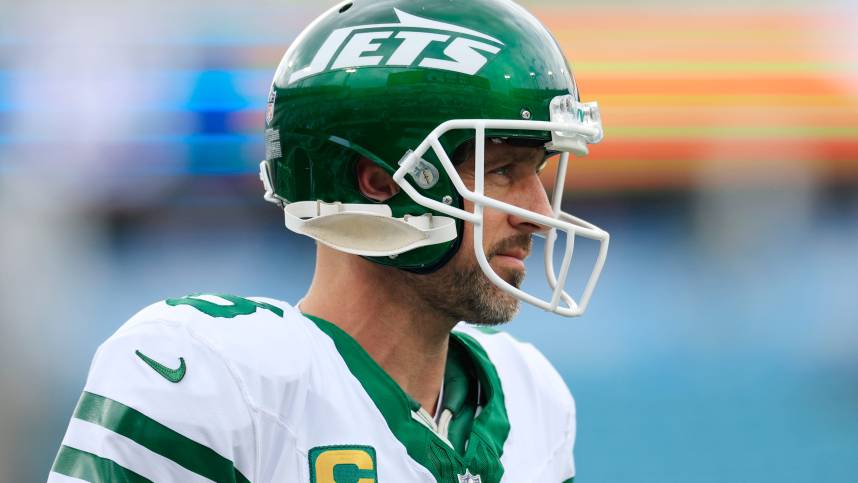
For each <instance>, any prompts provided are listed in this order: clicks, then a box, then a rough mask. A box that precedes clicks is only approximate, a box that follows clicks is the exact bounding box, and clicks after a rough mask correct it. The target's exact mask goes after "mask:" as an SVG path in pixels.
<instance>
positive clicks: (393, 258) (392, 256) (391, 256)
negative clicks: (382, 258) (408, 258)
mask: <svg viewBox="0 0 858 483" xmlns="http://www.w3.org/2000/svg"><path fill="white" fill-rule="evenodd" d="M398 256H399V255H388V256H387V258H389V259H391V260H396V257H398Z"/></svg>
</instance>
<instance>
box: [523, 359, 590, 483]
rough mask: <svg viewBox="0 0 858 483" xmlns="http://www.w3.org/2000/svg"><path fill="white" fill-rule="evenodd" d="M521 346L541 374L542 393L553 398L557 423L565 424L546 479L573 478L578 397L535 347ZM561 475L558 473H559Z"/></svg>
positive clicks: (566, 479) (561, 425)
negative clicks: (574, 395)
mask: <svg viewBox="0 0 858 483" xmlns="http://www.w3.org/2000/svg"><path fill="white" fill-rule="evenodd" d="M520 350H521V351H522V353H523V354H525V356H526V358H527V359H528V361H529V364H530V366H531V370H532V372H533V374H534V375H537V374H538V375H539V379H540V380H541V382H542V386H543V387H542V393H543V394H545V395H547V396H548V397H549V398H550V399H551V400H553V401H554V404H553V406H554V407H555V411H557V417H558V422H559V423H560V424H558V426H560V427H562V428H563V432H562V437H561V438H560V443H559V445H557V446H556V448H555V449H554V452H553V455H552V458H551V462H550V464H549V465H548V467H547V468H546V470H547V474H546V475H544V477H543V478H542V480H543V481H550V480H552V479H553V480H555V481H562V482H563V483H568V482H571V481H572V480H573V479H574V478H575V457H574V454H573V452H574V450H575V436H576V429H577V419H576V409H575V398H574V397H572V393H571V392H569V388H568V387H567V385H566V383H565V382H564V381H563V377H562V376H561V375H560V374H559V373H558V372H557V370H556V369H555V368H554V366H553V365H552V364H551V363H550V362H549V361H548V359H546V358H545V356H544V355H543V354H542V352H540V351H539V350H538V349H536V347H534V346H533V345H531V344H520ZM558 476H559V477H558Z"/></svg>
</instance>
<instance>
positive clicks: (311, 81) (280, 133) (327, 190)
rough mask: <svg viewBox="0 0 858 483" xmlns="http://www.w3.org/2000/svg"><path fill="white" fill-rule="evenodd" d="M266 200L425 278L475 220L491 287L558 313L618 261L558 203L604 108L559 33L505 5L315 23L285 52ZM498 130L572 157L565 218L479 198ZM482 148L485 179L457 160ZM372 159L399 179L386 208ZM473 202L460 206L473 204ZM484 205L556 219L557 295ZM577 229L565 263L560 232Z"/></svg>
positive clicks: (405, 9) (368, 6) (398, 9)
mask: <svg viewBox="0 0 858 483" xmlns="http://www.w3.org/2000/svg"><path fill="white" fill-rule="evenodd" d="M266 127H267V129H266V131H265V137H266V160H265V161H263V162H262V163H261V165H260V172H261V178H262V181H263V183H264V185H265V189H266V194H265V199H266V200H268V201H271V202H273V203H276V204H278V205H279V206H281V207H282V208H283V209H284V212H285V217H286V226H287V227H288V228H289V229H290V230H292V231H295V232H296V233H299V234H303V235H306V236H309V237H311V238H313V239H315V240H317V241H319V242H321V243H323V244H325V245H328V246H330V247H332V248H334V249H337V250H340V251H343V252H346V253H351V254H355V255H361V256H364V257H366V258H368V259H370V260H372V261H374V262H376V263H380V264H384V265H388V266H393V267H397V268H399V269H403V270H409V271H413V272H418V273H429V272H433V271H435V270H438V269H439V268H440V267H442V266H444V264H445V263H447V261H449V260H450V259H451V258H452V257H453V255H455V253H456V251H457V250H458V248H459V242H460V240H461V234H462V233H463V226H464V223H465V222H469V223H472V224H473V225H474V237H475V240H474V246H475V251H476V256H477V260H478V261H479V263H480V266H481V267H482V269H483V271H484V272H485V273H486V275H487V276H488V277H489V279H490V280H492V282H494V283H495V284H496V285H498V286H499V287H500V288H501V289H503V290H505V291H507V292H509V293H511V294H513V295H515V296H516V297H518V298H519V299H521V300H523V301H526V302H529V303H532V304H534V305H536V306H538V307H541V308H543V309H546V310H549V311H551V312H555V313H558V314H561V315H566V316H574V315H580V314H581V313H582V312H583V311H584V309H585V308H586V305H587V302H588V300H589V298H590V295H591V293H592V291H593V288H594V286H595V283H596V281H597V280H598V277H599V273H600V272H601V268H602V264H603V263H604V259H605V256H606V255H607V246H608V234H607V233H606V232H604V231H603V230H601V229H599V228H597V227H595V226H594V225H592V224H590V223H587V222H585V221H583V220H580V219H578V218H575V217H573V216H571V215H569V214H567V213H564V212H562V211H561V209H560V205H561V201H562V195H563V181H564V177H565V173H566V166H567V162H568V158H569V154H570V153H573V154H576V155H586V154H587V152H588V145H589V144H593V143H598V142H599V141H600V140H601V139H602V127H601V119H600V115H599V109H598V106H597V105H596V104H595V103H589V104H583V103H581V102H580V97H579V93H578V88H577V86H576V84H575V80H574V77H573V74H572V71H571V69H570V68H569V65H568V63H567V61H566V59H565V57H564V56H563V53H562V52H561V50H560V47H559V46H558V44H557V42H556V40H555V39H554V38H553V37H552V36H551V34H550V33H549V32H548V30H546V28H545V27H544V26H543V25H542V24H541V23H540V22H539V21H538V20H537V19H536V18H534V17H533V16H532V15H531V14H530V13H528V12H527V11H526V10H525V9H524V8H522V7H521V6H519V5H517V4H516V3H514V2H512V1H509V0H468V1H467V2H451V1H449V0H374V1H360V0H357V1H346V2H344V3H341V4H339V5H337V6H335V7H334V8H332V9H331V10H329V11H328V12H326V13H324V14H323V15H322V16H321V17H319V18H318V19H316V20H315V21H314V22H313V23H312V24H311V25H310V26H309V27H307V29H306V30H304V32H303V33H301V34H300V35H299V36H298V38H297V39H296V40H295V41H294V42H293V44H292V45H291V46H290V48H289V49H288V51H287V52H286V54H285V56H284V57H283V60H282V61H281V63H280V66H279V67H278V69H277V72H276V74H275V77H274V82H273V84H272V87H271V91H270V95H269V99H268V110H267V115H266ZM486 139H490V140H494V141H496V142H498V141H499V140H506V141H509V142H531V143H538V144H544V145H545V146H546V149H547V150H549V151H553V152H559V153H562V156H561V159H560V161H559V163H558V172H557V177H556V182H555V186H554V189H553V194H552V200H551V201H552V207H553V211H554V216H553V217H546V216H543V215H540V214H537V213H535V212H532V211H528V210H524V209H522V208H520V207H517V206H513V205H510V204H506V203H503V202H501V201H498V200H494V199H491V198H488V197H486V196H484V195H483V189H482V184H483V180H482V176H483V172H482V171H483V165H482V164H483V160H484V149H485V142H486ZM471 145H473V146H474V149H475V159H476V168H475V169H476V173H477V177H476V186H475V187H474V189H473V190H469V189H468V188H467V187H466V186H465V185H464V184H463V183H462V180H461V179H460V178H459V176H458V174H457V173H456V170H455V166H454V165H453V163H452V161H451V157H452V156H453V153H456V152H457V150H458V149H460V148H461V147H463V146H471ZM361 158H366V159H369V160H371V161H372V162H374V163H376V164H377V165H378V166H380V167H382V168H383V169H384V170H386V171H387V172H388V173H389V174H390V175H391V176H392V177H393V179H394V180H395V181H396V182H397V184H398V185H399V186H400V187H401V188H402V189H401V190H400V191H399V193H398V194H396V195H395V196H393V197H392V198H390V199H389V200H387V201H385V202H383V203H379V202H376V201H373V200H370V199H368V198H367V197H365V196H364V195H363V194H362V193H361V191H360V189H359V188H358V185H357V181H356V176H355V166H356V163H357V162H358V160H360V159H361ZM464 199H468V200H470V201H472V202H473V203H474V205H475V208H474V211H473V212H467V211H464V210H463V206H464V205H463V200H464ZM485 207H490V208H492V209H498V210H501V211H505V212H508V213H514V214H516V215H518V216H521V217H524V218H526V219H529V220H531V221H533V222H534V223H537V224H539V225H542V226H545V227H547V228H548V229H549V231H548V232H547V235H546V236H547V242H548V243H547V245H546V258H545V268H546V277H547V281H548V284H549V286H550V288H551V293H552V296H551V297H550V298H547V299H544V300H543V299H540V298H538V297H536V296H534V295H532V294H529V293H526V292H524V291H522V290H520V289H518V288H516V287H513V286H512V285H510V284H508V283H507V282H506V281H504V280H503V279H502V278H501V277H499V276H498V275H497V274H496V273H495V272H494V271H493V270H492V269H491V267H490V266H489V263H488V260H487V259H486V255H485V253H484V252H483V247H482V236H483V233H482V211H483V209H484V208H485ZM558 230H560V231H563V232H565V233H566V235H567V237H566V249H565V250H564V254H563V262H562V264H561V265H560V267H559V272H555V268H554V266H553V265H554V264H553V251H554V242H555V240H556V239H557V231H558ZM576 236H583V237H586V238H590V239H594V240H597V241H599V242H600V251H599V255H598V258H597V260H596V262H595V264H594V269H593V271H592V274H591V275H590V277H589V278H588V282H587V286H586V288H585V290H584V293H583V295H582V297H581V298H580V299H577V300H576V299H574V298H573V297H571V296H570V295H569V294H567V293H566V292H565V291H564V290H563V286H564V284H565V281H566V278H567V275H568V273H569V264H570V262H571V259H572V249H573V247H574V240H575V237H576Z"/></svg>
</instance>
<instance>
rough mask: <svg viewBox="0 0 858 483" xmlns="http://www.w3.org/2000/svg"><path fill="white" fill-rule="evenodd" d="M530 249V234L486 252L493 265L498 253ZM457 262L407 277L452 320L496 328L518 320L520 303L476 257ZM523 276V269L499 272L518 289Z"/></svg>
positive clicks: (417, 289) (435, 306)
mask: <svg viewBox="0 0 858 483" xmlns="http://www.w3.org/2000/svg"><path fill="white" fill-rule="evenodd" d="M530 246H531V236H530V235H519V236H516V237H512V238H508V239H506V240H503V241H502V242H500V243H498V244H497V245H496V246H494V247H493V248H492V249H491V250H487V251H486V259H487V260H488V261H489V262H491V260H492V258H494V257H495V256H496V255H497V254H499V253H503V252H505V251H507V250H509V249H511V248H524V249H525V250H526V251H527V252H530ZM471 253H473V252H471ZM462 255H466V254H465V253H462ZM454 261H455V262H458V263H452V262H451V263H448V264H447V265H446V266H444V267H442V268H441V269H440V270H438V271H437V272H434V273H431V274H427V275H417V274H412V273H409V274H407V275H406V276H407V278H408V279H409V282H410V284H411V285H412V286H413V287H414V289H415V290H416V293H418V294H420V297H421V298H423V299H424V301H425V302H426V303H427V304H428V305H429V306H432V307H433V308H435V309H436V310H438V311H439V312H441V313H442V314H443V315H444V316H446V317H448V318H450V319H453V320H456V321H464V322H470V323H472V324H478V325H488V326H493V325H500V324H503V323H505V322H509V321H510V320H512V318H513V317H515V315H516V314H517V313H518V310H519V307H520V301H519V300H518V299H517V298H515V297H513V296H512V295H511V294H509V293H507V292H504V291H503V290H501V288H500V287H498V286H497V285H495V284H494V283H492V282H491V280H489V278H488V277H487V276H486V274H485V273H483V270H482V268H480V266H479V264H478V263H477V261H476V259H475V258H474V257H473V256H463V257H461V258H460V259H459V260H456V259H454ZM496 273H497V272H496ZM524 275H525V272H524V271H523V270H522V271H520V270H513V271H511V272H509V273H508V274H506V275H504V274H502V273H498V276H500V277H501V278H502V279H503V280H504V281H506V282H507V283H509V284H510V285H512V286H513V287H515V288H519V287H520V286H521V283H522V281H523V280H524Z"/></svg>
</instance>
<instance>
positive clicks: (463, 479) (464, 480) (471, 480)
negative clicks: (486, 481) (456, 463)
mask: <svg viewBox="0 0 858 483" xmlns="http://www.w3.org/2000/svg"><path fill="white" fill-rule="evenodd" d="M456 476H458V477H459V483H482V481H483V480H481V479H480V475H472V474H471V470H465V474H464V475H456Z"/></svg>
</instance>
